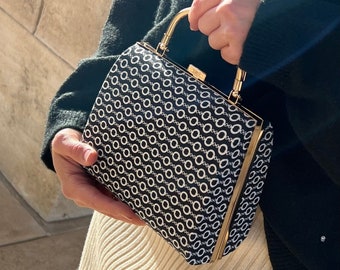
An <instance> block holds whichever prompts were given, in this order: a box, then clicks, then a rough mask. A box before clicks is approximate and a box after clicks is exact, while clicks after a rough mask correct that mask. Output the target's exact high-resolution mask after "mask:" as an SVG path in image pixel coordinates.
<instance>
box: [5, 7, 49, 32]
mask: <svg viewBox="0 0 340 270" xmlns="http://www.w3.org/2000/svg"><path fill="white" fill-rule="evenodd" d="M0 7H1V8H3V9H4V10H5V11H6V12H7V13H8V14H10V15H11V16H12V17H13V18H15V19H16V20H17V21H18V22H19V23H20V24H22V25H23V26H24V27H25V28H27V29H28V30H29V31H30V32H34V30H35V28H36V25H37V23H38V19H39V15H40V9H41V7H42V0H10V1H9V0H0Z"/></svg>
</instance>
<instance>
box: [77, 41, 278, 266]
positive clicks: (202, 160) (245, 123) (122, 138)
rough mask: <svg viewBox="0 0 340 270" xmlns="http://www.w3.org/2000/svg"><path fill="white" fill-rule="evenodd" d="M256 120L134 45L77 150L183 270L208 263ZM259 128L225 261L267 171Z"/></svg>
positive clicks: (108, 82)
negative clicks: (92, 152)
mask: <svg viewBox="0 0 340 270" xmlns="http://www.w3.org/2000/svg"><path fill="white" fill-rule="evenodd" d="M255 126H256V120H254V119H253V118H252V117H251V116H249V115H248V114H246V113H245V112H243V111H242V110H240V109H239V108H238V107H236V106H235V105H233V104H231V103H229V102H228V101H227V99H226V98H225V97H224V96H223V95H222V94H221V93H220V92H219V91H217V90H216V89H213V88H212V87H211V86H207V85H206V84H204V83H202V82H201V81H198V80H197V79H195V78H193V77H192V76H190V75H189V74H188V73H187V72H186V71H185V70H184V69H182V68H180V67H178V66H177V65H175V64H174V63H172V62H171V61H169V60H167V59H165V58H163V57H160V56H158V55H157V54H154V53H153V52H151V51H149V50H148V49H146V48H144V47H143V46H142V45H141V44H139V43H136V44H135V45H133V46H131V47H130V48H128V49H127V50H126V51H125V52H124V53H123V54H122V55H121V56H120V57H119V59H118V60H117V61H116V62H115V63H114V65H113V66H112V68H111V70H110V72H109V73H108V75H107V77H106V79H105V81H104V83H103V85H102V88H101V90H100V92H99V94H98V97H97V98H96V101H95V104H94V106H93V109H92V111H91V113H90V115H89V119H88V122H87V124H86V127H85V130H84V132H83V140H84V141H85V142H87V143H88V144H90V145H91V146H93V147H94V148H95V149H96V150H97V151H98V155H99V157H98V160H97V162H96V163H95V164H94V165H93V166H91V167H86V170H87V171H88V172H89V173H90V174H91V175H93V176H94V177H95V178H96V179H97V181H99V182H100V183H102V184H103V185H104V186H105V187H106V188H107V189H109V190H110V191H111V192H112V193H113V194H114V195H115V196H116V197H117V198H119V199H120V200H121V201H123V202H125V203H127V204H128V205H129V206H130V207H131V208H132V209H133V210H134V212H135V213H136V214H137V215H138V216H139V217H140V218H141V219H143V220H144V221H145V222H146V223H147V224H148V225H149V226H150V227H152V228H153V229H154V230H155V231H156V232H157V233H158V234H159V235H161V236H162V237H163V238H164V239H165V240H166V241H167V242H168V243H169V244H170V245H172V246H173V247H174V248H175V249H177V250H178V251H179V252H180V253H181V254H182V255H183V256H184V257H185V259H186V260H187V261H188V262H189V263H190V264H203V263H208V262H209V261H210V258H211V256H212V253H213V250H214V247H215V245H216V241H217V238H218V236H219V231H220V229H221V225H222V223H223V221H224V218H225V213H226V211H227V209H228V204H229V201H230V198H231V196H232V194H233V190H234V186H235V183H236V180H237V178H238V174H239V172H240V168H241V166H242V163H243V160H244V158H245V154H246V151H247V147H248V145H249V141H250V138H251V136H252V132H253V130H254V127H255ZM272 135H273V132H272V127H271V126H270V124H268V125H267V127H266V128H265V131H264V133H263V136H262V138H261V140H260V142H259V144H258V151H257V153H256V156H255V158H254V160H253V162H252V164H251V166H250V170H249V172H248V176H247V181H246V183H245V186H244V188H243V191H242V196H241V198H240V200H239V202H238V207H237V210H236V212H235V213H234V217H233V220H232V223H231V226H230V234H229V239H228V242H227V245H226V247H225V249H224V254H223V255H226V254H228V253H230V252H231V251H233V250H234V249H235V248H236V247H237V246H238V245H239V244H240V243H241V241H242V240H243V239H244V238H245V237H246V236H247V234H248V232H249V230H250V226H251V223H252V221H253V219H254V216H255V211H256V207H257V205H258V202H259V199H260V194H261V191H262V188H263V184H264V180H265V176H266V172H267V169H268V165H269V160H270V155H271V145H272V137H273V136H272Z"/></svg>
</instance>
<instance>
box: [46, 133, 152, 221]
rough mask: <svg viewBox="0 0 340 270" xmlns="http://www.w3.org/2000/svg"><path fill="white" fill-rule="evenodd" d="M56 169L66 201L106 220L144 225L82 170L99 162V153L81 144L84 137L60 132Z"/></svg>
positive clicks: (54, 144)
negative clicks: (100, 214) (103, 215)
mask: <svg viewBox="0 0 340 270" xmlns="http://www.w3.org/2000/svg"><path fill="white" fill-rule="evenodd" d="M51 150H52V158H53V165H54V168H55V171H56V173H57V176H58V178H59V180H60V183H61V188H62V192H63V194H64V195H65V197H66V198H68V199H71V200H73V201H74V202H75V203H76V204H77V205H78V206H81V207H87V208H91V209H94V210H96V211H98V212H101V213H103V214H105V215H107V216H110V217H112V218H115V219H119V220H122V221H125V222H128V223H132V224H135V225H144V224H145V223H144V222H143V221H142V220H140V219H139V218H138V217H137V216H136V215H135V214H134V213H133V212H132V210H131V209H130V207H129V206H128V205H126V204H124V203H122V202H121V201H118V200H116V199H114V198H113V197H112V194H111V193H110V192H109V191H107V190H106V189H105V188H100V186H99V185H98V184H97V182H96V181H95V180H93V179H92V178H91V177H90V175H89V174H87V173H86V172H85V170H84V169H83V168H82V166H90V165H92V164H93V163H94V162H95V161H96V159H97V152H96V151H95V150H94V149H93V148H92V147H90V146H89V145H87V144H85V143H82V142H81V133H80V132H79V131H76V130H73V129H63V130H61V131H59V132H58V133H57V134H56V135H55V137H54V139H53V141H52V144H51Z"/></svg>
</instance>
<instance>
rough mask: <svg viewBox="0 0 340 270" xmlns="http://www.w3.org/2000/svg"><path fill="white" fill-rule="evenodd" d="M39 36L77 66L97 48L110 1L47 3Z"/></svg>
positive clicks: (37, 34) (53, 0)
mask: <svg viewBox="0 0 340 270" xmlns="http://www.w3.org/2000/svg"><path fill="white" fill-rule="evenodd" d="M44 3H45V4H44V8H43V11H42V16H41V20H40V23H39V26H38V29H37V32H36V36H37V37H38V38H39V39H41V40H42V41H43V42H44V43H45V44H46V45H47V46H48V47H50V48H51V49H52V50H54V51H55V52H56V53H57V54H58V55H60V56H61V57H63V58H64V59H65V60H66V61H68V62H69V63H71V64H72V65H73V66H76V65H77V64H78V62H79V60H80V59H82V58H84V57H88V56H90V55H92V54H93V53H94V51H95V50H96V48H97V45H98V41H99V38H100V35H101V30H102V27H103V25H104V23H105V21H106V19H107V16H108V13H109V10H110V5H111V1H108V0H96V1H95V2H94V1H93V0H68V1H55V0H45V1H44Z"/></svg>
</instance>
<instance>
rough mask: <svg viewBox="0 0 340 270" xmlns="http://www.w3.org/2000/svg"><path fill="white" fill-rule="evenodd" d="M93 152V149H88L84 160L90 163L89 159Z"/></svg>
mask: <svg viewBox="0 0 340 270" xmlns="http://www.w3.org/2000/svg"><path fill="white" fill-rule="evenodd" d="M91 152H92V150H91V149H87V150H86V151H85V153H84V160H85V161H86V162H87V161H88V159H89V157H90V155H91Z"/></svg>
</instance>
